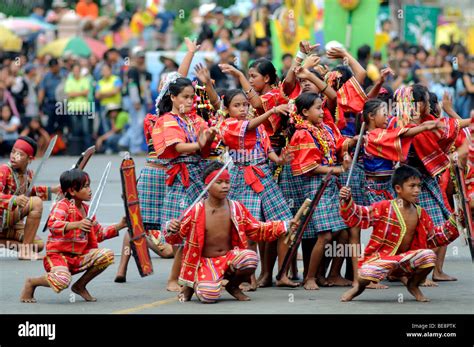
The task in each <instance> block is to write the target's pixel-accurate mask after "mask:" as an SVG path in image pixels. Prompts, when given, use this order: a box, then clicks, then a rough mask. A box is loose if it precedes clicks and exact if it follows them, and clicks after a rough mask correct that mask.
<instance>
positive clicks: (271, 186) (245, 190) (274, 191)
mask: <svg viewBox="0 0 474 347" xmlns="http://www.w3.org/2000/svg"><path fill="white" fill-rule="evenodd" d="M258 167H259V168H261V169H262V171H263V172H264V173H265V177H260V176H258V178H259V179H260V181H261V182H262V185H263V186H264V190H263V191H262V192H260V193H256V192H255V191H254V190H253V189H252V188H251V187H250V186H248V185H247V184H246V183H245V179H244V167H243V166H242V165H239V164H236V165H234V167H233V168H232V169H231V170H230V175H231V176H230V177H231V178H230V181H231V190H230V193H229V199H231V200H237V201H239V202H241V203H242V204H244V206H245V207H246V208H247V209H248V210H249V211H250V213H251V214H252V215H253V216H254V217H255V219H257V220H260V221H270V220H289V219H291V218H292V214H291V211H290V209H289V207H288V204H287V202H286V200H285V198H284V197H283V194H282V192H281V190H280V187H278V184H277V183H276V182H275V181H274V180H273V177H272V172H271V170H270V167H269V166H268V165H267V164H266V163H261V164H259V165H258Z"/></svg>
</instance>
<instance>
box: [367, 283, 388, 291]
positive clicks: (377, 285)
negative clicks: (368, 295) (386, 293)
mask: <svg viewBox="0 0 474 347" xmlns="http://www.w3.org/2000/svg"><path fill="white" fill-rule="evenodd" d="M365 288H367V289H388V286H386V285H385V284H382V283H377V282H370V284H369V285H368V286H367V287H365Z"/></svg>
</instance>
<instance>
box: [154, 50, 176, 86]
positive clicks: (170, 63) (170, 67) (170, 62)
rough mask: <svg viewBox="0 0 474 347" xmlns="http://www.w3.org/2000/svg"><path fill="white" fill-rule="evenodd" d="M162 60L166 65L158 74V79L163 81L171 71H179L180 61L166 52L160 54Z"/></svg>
mask: <svg viewBox="0 0 474 347" xmlns="http://www.w3.org/2000/svg"><path fill="white" fill-rule="evenodd" d="M160 61H161V62H162V63H163V65H164V67H163V69H162V70H161V72H160V73H159V75H158V81H161V80H162V79H163V77H165V76H166V75H168V74H169V73H170V72H175V71H178V67H179V65H178V63H177V62H176V61H175V60H174V59H173V58H172V57H170V56H167V55H165V54H162V55H160Z"/></svg>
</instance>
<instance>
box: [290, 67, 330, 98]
mask: <svg viewBox="0 0 474 347" xmlns="http://www.w3.org/2000/svg"><path fill="white" fill-rule="evenodd" d="M294 73H295V74H296V76H297V77H299V78H304V79H307V80H309V81H311V82H312V83H313V84H315V85H316V87H318V89H319V90H320V91H321V92H322V93H323V94H324V95H326V96H327V97H328V99H329V100H331V101H335V100H336V99H337V94H336V91H335V90H334V89H333V88H332V87H331V86H330V85H328V84H327V83H326V82H324V81H322V80H321V79H319V78H318V76H316V75H315V74H313V73H311V72H310V71H309V70H308V69H306V68H304V67H302V66H298V67H296V69H295V71H294Z"/></svg>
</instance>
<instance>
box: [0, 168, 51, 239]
mask: <svg viewBox="0 0 474 347" xmlns="http://www.w3.org/2000/svg"><path fill="white" fill-rule="evenodd" d="M32 179H33V171H32V170H28V171H27V173H26V175H25V178H24V180H22V179H21V177H20V176H19V174H18V172H17V171H16V170H15V169H13V168H12V167H11V165H10V163H7V164H2V165H0V225H1V226H2V230H1V232H0V237H2V238H6V239H14V240H17V241H22V239H23V229H24V226H23V222H22V219H23V218H24V217H25V214H24V213H22V212H24V211H22V209H21V208H19V207H18V206H17V205H16V203H15V199H16V196H18V195H23V194H26V192H27V189H28V186H29V185H30V184H31V180H32ZM31 196H37V197H39V198H40V199H41V200H51V189H50V188H49V187H46V186H35V187H33V190H32V191H31Z"/></svg>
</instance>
